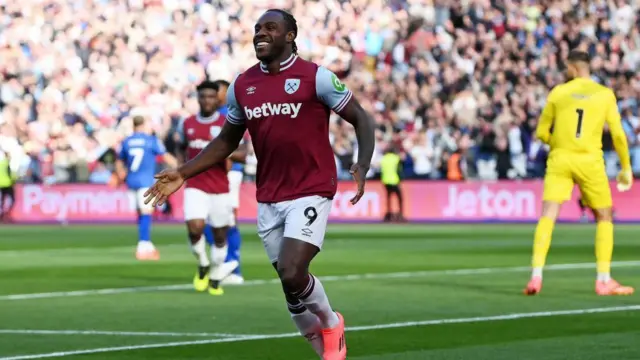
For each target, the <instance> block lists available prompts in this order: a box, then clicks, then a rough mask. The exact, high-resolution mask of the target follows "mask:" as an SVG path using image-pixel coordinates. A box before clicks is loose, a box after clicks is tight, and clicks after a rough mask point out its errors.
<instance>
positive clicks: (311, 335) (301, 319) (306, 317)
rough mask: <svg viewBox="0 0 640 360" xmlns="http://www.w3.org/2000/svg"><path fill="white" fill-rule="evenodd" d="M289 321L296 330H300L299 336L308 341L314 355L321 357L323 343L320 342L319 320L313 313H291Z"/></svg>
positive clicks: (320, 327) (320, 328) (306, 311)
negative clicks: (294, 325)
mask: <svg viewBox="0 0 640 360" xmlns="http://www.w3.org/2000/svg"><path fill="white" fill-rule="evenodd" d="M300 305H302V304H300ZM291 320H293V322H294V323H295V324H296V327H297V328H298V330H300V334H301V335H302V336H304V337H305V338H306V339H307V341H309V343H310V344H311V347H313V350H315V352H316V354H318V355H319V356H322V354H323V353H324V342H323V341H322V325H321V324H320V319H318V317H317V316H316V315H315V314H314V313H312V312H311V311H309V310H308V309H305V310H304V312H302V313H300V314H294V313H291Z"/></svg>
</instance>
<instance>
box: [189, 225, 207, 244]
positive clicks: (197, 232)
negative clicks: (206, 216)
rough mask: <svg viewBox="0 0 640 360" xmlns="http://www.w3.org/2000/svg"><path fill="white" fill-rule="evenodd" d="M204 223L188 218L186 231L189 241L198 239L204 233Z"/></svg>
mask: <svg viewBox="0 0 640 360" xmlns="http://www.w3.org/2000/svg"><path fill="white" fill-rule="evenodd" d="M204 227H205V223H204V221H203V220H190V221H188V222H187V231H188V232H189V239H190V240H191V242H195V241H198V240H200V238H201V237H202V235H203V234H204Z"/></svg>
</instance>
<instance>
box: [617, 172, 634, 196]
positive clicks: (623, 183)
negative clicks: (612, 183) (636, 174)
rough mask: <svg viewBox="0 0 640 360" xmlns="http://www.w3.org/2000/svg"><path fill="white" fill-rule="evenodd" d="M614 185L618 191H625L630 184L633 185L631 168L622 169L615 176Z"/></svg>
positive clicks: (628, 188)
mask: <svg viewBox="0 0 640 360" xmlns="http://www.w3.org/2000/svg"><path fill="white" fill-rule="evenodd" d="M616 181H617V184H616V187H617V188H618V191H620V192H625V191H629V190H630V189H631V185H633V173H632V172H631V170H622V171H620V173H619V174H618V177H616Z"/></svg>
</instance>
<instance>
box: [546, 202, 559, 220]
mask: <svg viewBox="0 0 640 360" xmlns="http://www.w3.org/2000/svg"><path fill="white" fill-rule="evenodd" d="M559 213H560V204H559V203H556V202H552V201H544V202H543V203H542V216H543V217H546V218H549V219H552V220H555V219H557V218H558V214H559Z"/></svg>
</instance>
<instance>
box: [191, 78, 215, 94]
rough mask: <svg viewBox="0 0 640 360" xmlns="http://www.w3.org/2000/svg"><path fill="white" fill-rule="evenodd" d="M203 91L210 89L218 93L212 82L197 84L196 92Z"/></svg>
mask: <svg viewBox="0 0 640 360" xmlns="http://www.w3.org/2000/svg"><path fill="white" fill-rule="evenodd" d="M204 89H211V90H215V91H218V86H217V85H216V84H215V82H213V81H210V80H204V81H203V82H201V83H200V84H198V86H197V87H196V91H197V92H200V91H202V90H204Z"/></svg>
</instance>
